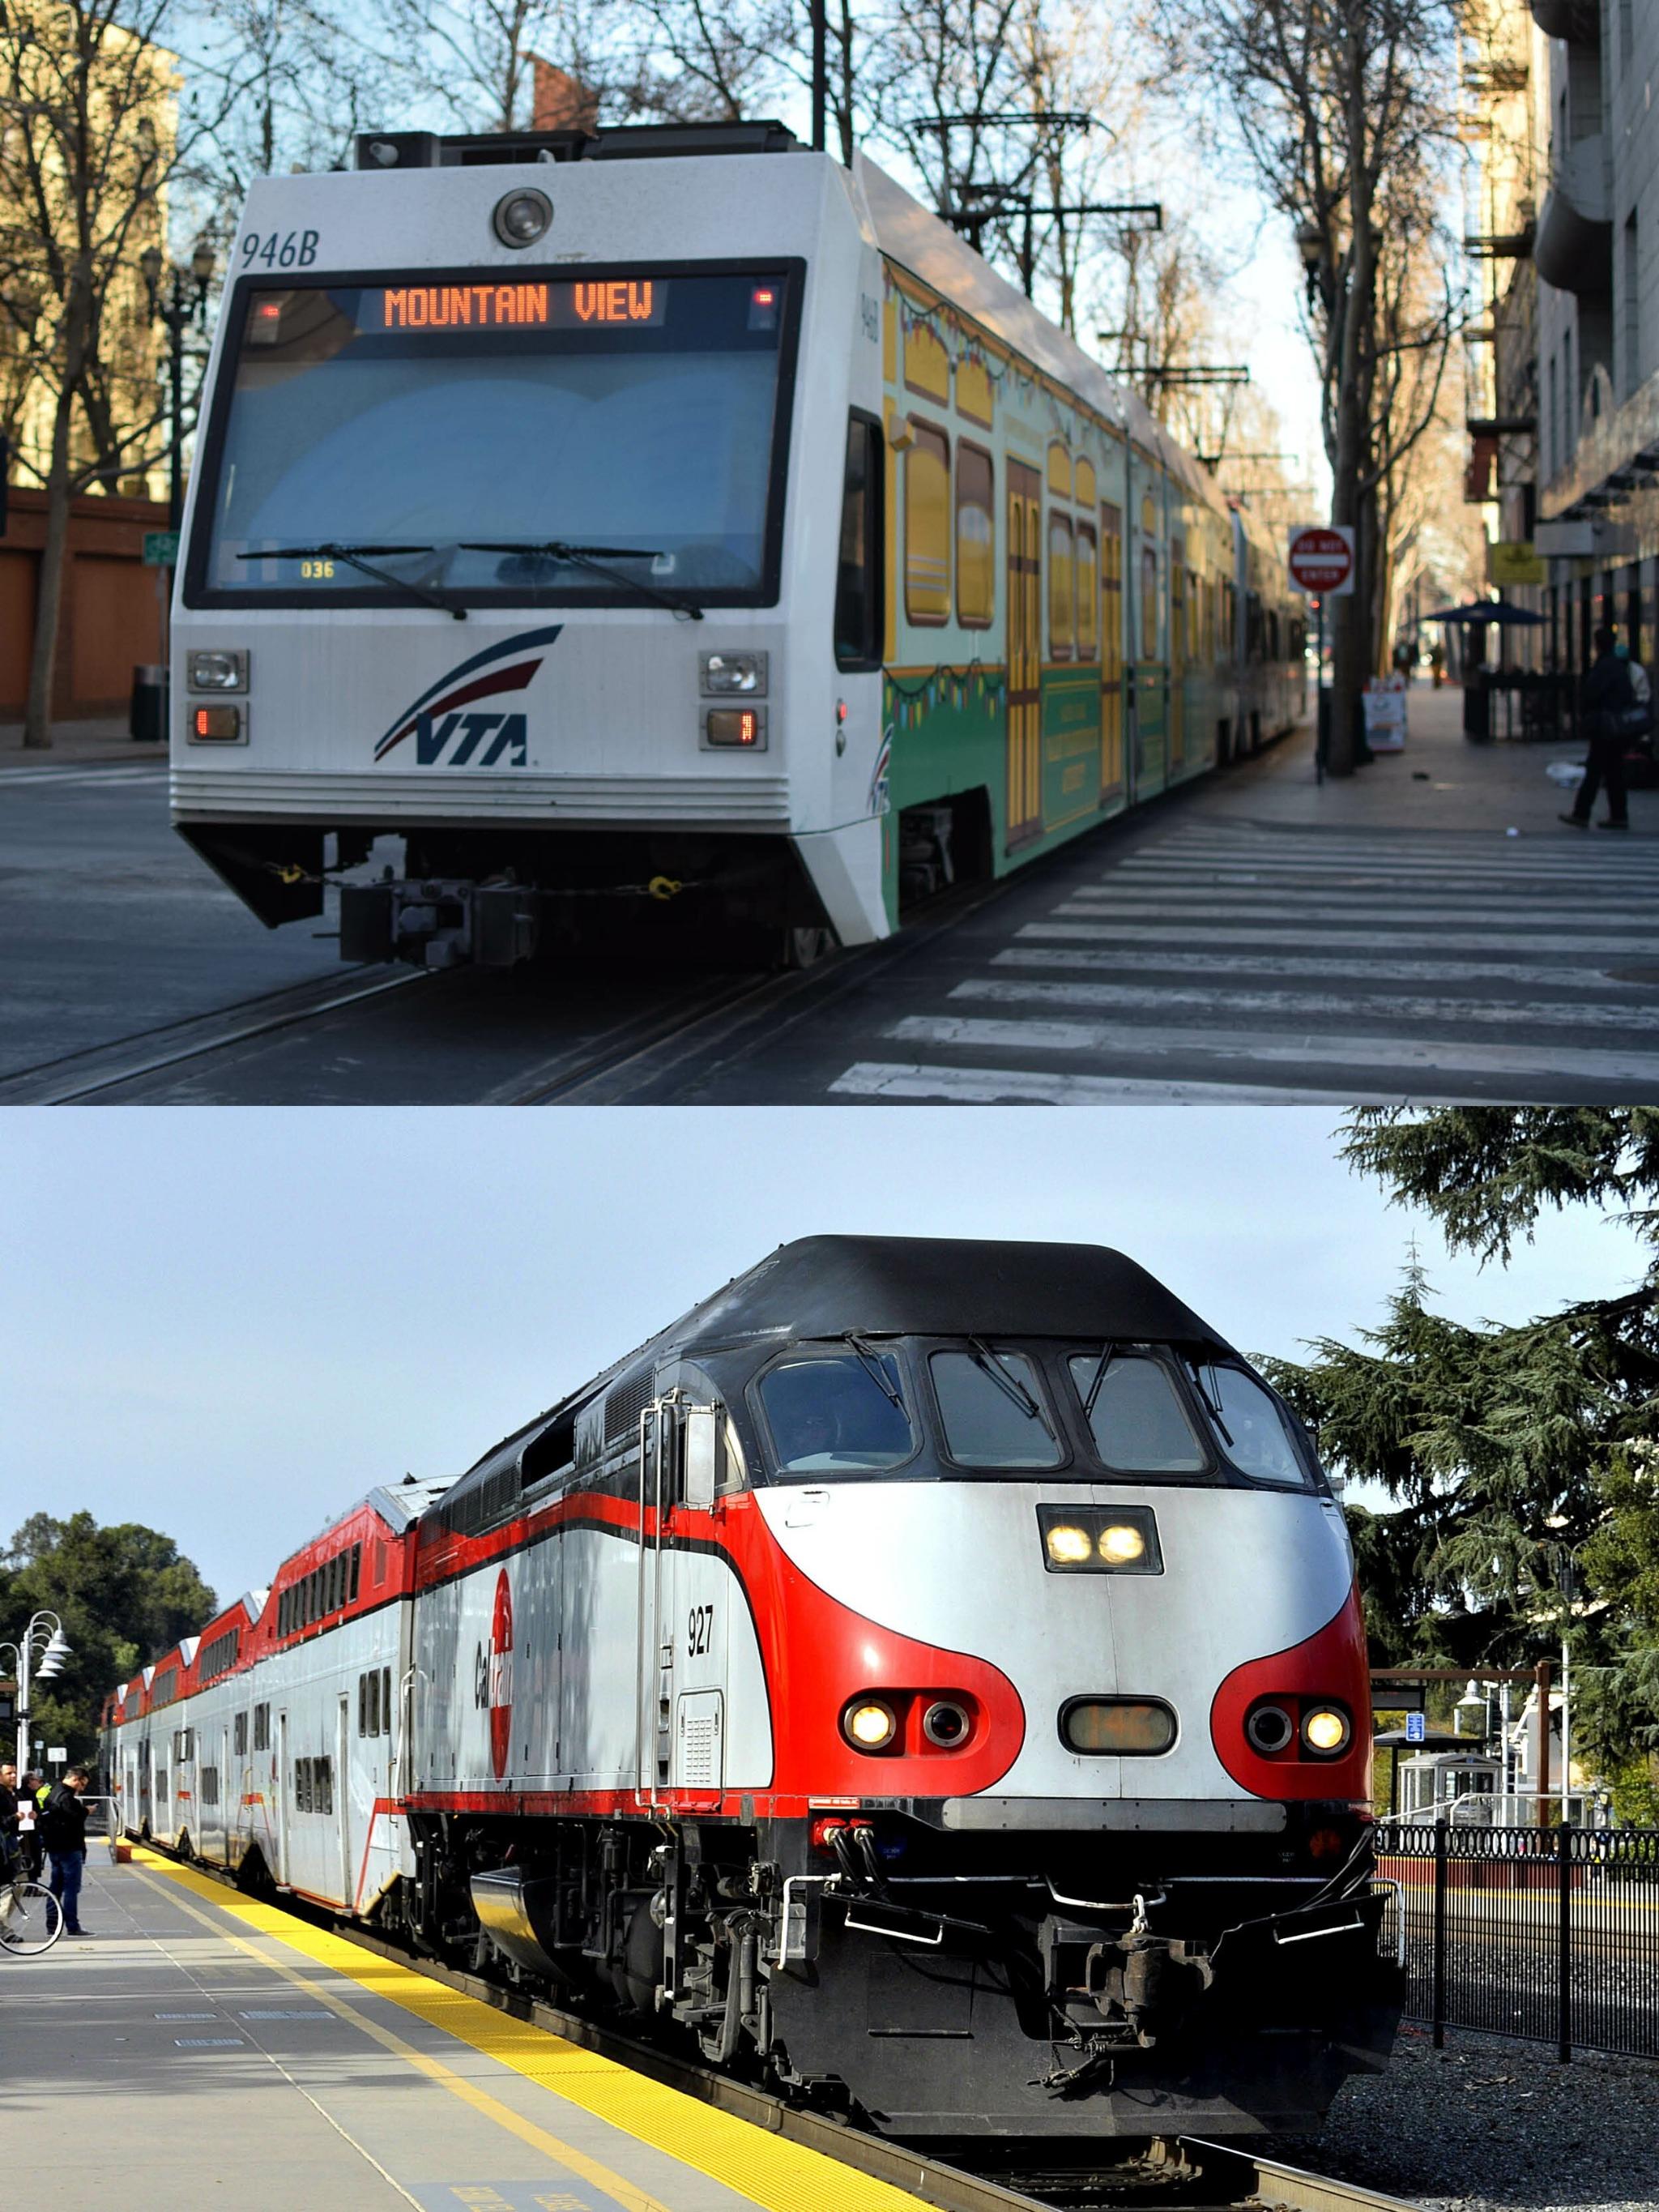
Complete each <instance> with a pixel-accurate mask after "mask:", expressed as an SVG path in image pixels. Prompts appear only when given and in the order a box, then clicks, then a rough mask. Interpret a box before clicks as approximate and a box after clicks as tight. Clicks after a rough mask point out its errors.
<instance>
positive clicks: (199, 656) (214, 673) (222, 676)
mask: <svg viewBox="0 0 1659 2212" xmlns="http://www.w3.org/2000/svg"><path fill="white" fill-rule="evenodd" d="M185 673H186V676H187V677H188V678H189V684H190V689H191V690H192V691H246V689H247V655H246V653H233V652H228V651H224V650H215V651H213V652H211V653H191V655H190V657H189V659H188V660H187V661H186V663H185Z"/></svg>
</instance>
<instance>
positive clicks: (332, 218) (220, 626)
mask: <svg viewBox="0 0 1659 2212" xmlns="http://www.w3.org/2000/svg"><path fill="white" fill-rule="evenodd" d="M171 696H172V699H173V713H172V732H171V737H172V803H173V819H174V823H175V825H176V827H177V828H178V829H179V832H180V834H181V835H182V836H184V837H185V839H186V840H187V841H188V842H190V844H191V846H192V847H194V848H195V849H196V850H197V852H198V853H199V854H201V855H202V857H203V858H204V860H206V861H208V862H209V863H210V865H211V866H213V867H215V868H216V870H218V872H220V873H221V875H222V876H223V878H225V880H226V881H227V882H228V884H230V885H231V886H232V887H233V888H234V890H236V891H237V893H238V894H239V895H240V897H241V898H242V899H243V901H244V902H246V904H247V905H248V906H249V907H250V908H252V911H253V912H254V913H255V914H256V915H258V916H259V917H260V919H261V920H263V921H265V922H267V923H268V924H270V926H272V927H276V926H277V925H279V924H281V923H283V922H285V921H294V920H299V919H303V918H306V917H314V916H316V915H319V914H320V913H321V912H322V911H323V903H324V896H325V884H327V883H328V882H329V881H330V880H331V879H334V878H339V879H340V880H342V882H343V890H342V892H341V914H340V922H341V935H340V950H341V952H342V954H343V956H344V957H348V958H350V959H354V960H380V959H391V958H393V957H397V958H401V959H404V960H408V961H411V962H414V963H417V964H425V965H428V966H449V965H453V964H457V963H462V962H474V963H492V964H503V965H507V964H512V963H515V962H517V961H520V960H521V959H525V958H527V957H533V956H535V955H537V954H538V952H539V953H541V954H544V955H547V954H550V953H556V952H557V951H559V950H560V949H561V948H562V947H563V946H564V945H566V944H567V943H568V942H569V941H570V940H571V939H574V937H576V936H577V935H580V937H581V938H582V939H583V941H584V942H586V943H592V941H594V940H595V939H600V940H601V941H603V940H604V938H605V934H606V933H607V932H609V933H615V931H616V930H617V928H618V927H622V926H623V925H624V924H631V923H633V922H636V921H639V920H640V919H641V917H642V918H643V920H644V922H645V924H646V925H647V926H648V927H655V928H658V929H659V930H660V931H662V932H663V933H665V935H666V936H667V938H669V939H679V938H681V937H690V936H691V935H694V934H695V933H696V931H697V930H698V929H699V928H701V927H702V926H703V925H705V924H714V925H718V926H719V927H720V928H721V929H723V930H725V931H726V939H725V940H724V941H726V942H730V932H731V929H732V927H737V928H738V930H740V931H741V932H743V933H744V934H745V935H746V936H747V938H748V939H749V940H750V942H751V943H753V944H756V945H767V946H770V947H772V948H773V949H774V950H775V951H777V952H778V954H779V956H780V957H791V958H795V959H801V958H805V957H810V955H811V952H812V951H816V950H817V949H821V947H822V946H823V944H824V943H825V942H827V941H828V940H829V939H835V940H836V941H839V942H840V943H842V944H843V945H857V944H863V943H867V942H869V941H871V940H872V939H878V938H882V937H884V936H886V935H887V934H888V933H890V931H892V930H893V929H895V928H896V927H898V925H899V923H900V921H901V919H902V914H903V912H904V911H905V909H906V908H908V906H910V905H911V904H913V903H914V902H915V901H917V900H919V899H921V898H922V897H925V896H928V895H929V894H931V893H932V892H933V891H936V890H939V888H941V887H943V886H944V885H945V884H951V883H957V882H962V881H965V880H969V879H971V878H975V877H981V878H982V877H988V876H991V875H1000V874H1002V873H1004V872H1007V871H1009V870H1011V869H1012V868H1015V867H1018V866H1021V865H1023V864H1024V862H1026V861H1028V860H1031V859H1033V858H1035V857H1036V856H1037V855H1039V854H1042V853H1043V852H1046V851H1050V850H1052V849H1053V848H1054V846H1055V845H1056V844H1058V843H1060V842H1062V841H1063V840H1065V839H1066V838H1068V837H1072V836H1076V835H1078V834H1079V833H1080V832H1081V831H1083V830H1085V829H1088V828H1090V827H1091V826H1092V825H1094V824H1095V823H1098V822H1100V821H1101V820H1103V818H1105V817H1109V816H1110V815H1113V814H1115V813H1117V812H1119V811H1121V810H1122V809H1123V808H1125V807H1126V806H1130V805H1134V804H1136V803H1138V802H1139V801H1140V800H1143V799H1148V798H1151V797H1152V796H1154V795H1156V794H1157V793H1160V792H1163V791H1165V790H1167V789H1169V788H1170V787H1172V786H1174V785H1176V784H1179V783H1181V782H1182V781H1186V780H1188V779H1189V778H1191V777H1193V776H1194V775H1199V774H1200V773H1202V772H1203V771H1204V770H1206V769H1209V768H1211V767H1212V766H1213V765H1214V764H1215V763H1216V762H1217V760H1218V758H1219V759H1225V758H1228V757H1231V756H1234V755H1237V754H1241V753H1243V752H1246V751H1249V750H1252V749H1254V748H1255V746H1257V745H1259V744H1262V743H1265V742H1266V741H1267V740H1268V739H1269V738H1273V737H1274V736H1275V735H1277V734H1279V733H1280V732H1283V731H1285V730H1286V729H1289V728H1291V727H1292V726H1294V725H1295V724H1296V723H1297V722H1298V721H1299V720H1302V719H1303V716H1304V712H1305V708H1306V670H1305V662H1304V613H1303V603H1302V602H1301V600H1300V599H1298V598H1297V595H1296V594H1295V593H1294V592H1293V591H1292V590H1291V587H1290V586H1289V584H1288V582H1287V580H1286V576H1285V564H1284V560H1283V558H1282V556H1281V554H1280V551H1279V548H1278V546H1277V544H1275V543H1274V542H1273V538H1271V536H1270V535H1269V534H1268V533H1267V532H1265V531H1264V530H1263V528H1262V527H1261V525H1260V524H1259V523H1258V521H1257V520H1255V518H1254V517H1252V516H1251V515H1250V514H1249V513H1248V512H1246V511H1243V510H1240V509H1239V508H1238V507H1237V506H1236V505H1230V504H1229V502H1228V501H1226V500H1225V498H1224V497H1223V496H1222V495H1221V494H1220V493H1219V492H1218V489H1217V487H1216V484H1215V482H1214V479H1213V477H1212V475H1211V474H1210V473H1209V472H1208V471H1206V469H1205V468H1204V467H1202V466H1201V465H1200V464H1199V463H1198V462H1197V461H1196V460H1194V459H1193V458H1192V456H1190V455H1189V454H1188V453H1185V452H1184V451H1183V450H1182V448H1181V447H1180V446H1179V445H1178V444H1177V443H1176V441H1175V440H1174V439H1172V438H1171V437H1170V435H1168V434H1167V433H1166V432H1165V431H1164V430H1163V429H1162V428H1160V427H1159V425H1158V423H1157V422H1156V421H1155V420H1154V419H1153V417H1152V416H1151V415H1150V414H1149V412H1148V411H1147V410H1146V406H1145V405H1144V404H1142V402H1141V401H1140V399H1139V398H1138V397H1137V396H1136V394H1135V393H1134V392H1133V391H1132V390H1131V389H1130V388H1128V387H1127V386H1124V385H1122V384H1121V383H1120V382H1118V381H1117V380H1115V379H1114V378H1113V377H1111V376H1110V375H1109V374H1107V373H1106V371H1105V370H1104V369H1103V368H1101V367H1100V365H1099V364H1098V363H1097V362H1095V361H1093V360H1091V358H1090V356H1087V355H1086V354H1085V353H1084V352H1083V351H1082V350H1081V349H1080V348H1079V346H1078V345H1077V344H1076V343H1075V342H1074V341H1073V339H1072V338H1071V337H1069V336H1067V335H1066V332H1064V331H1061V330H1060V329H1059V328H1058V327H1057V326H1056V325H1054V324H1053V323H1051V322H1050V321H1048V319H1047V318H1046V317H1044V316H1043V315H1042V314H1041V313H1039V312H1038V311H1037V309H1036V308H1035V307H1033V306H1032V304H1031V303H1030V301H1028V300H1026V299H1025V298H1024V297H1023V296H1022V295H1020V294H1019V293H1018V291H1017V290H1015V289H1013V287H1012V286H1011V285H1009V284H1007V283H1005V282H1004V281H1003V280H1002V278H1001V277H1000V276H998V275H997V274H996V272H995V271H994V270H993V269H992V268H991V267H990V266H989V265H988V264H987V263H986V262H985V261H984V260H983V259H981V257H980V256H979V254H977V253H976V252H974V251H973V249H972V248H971V247H970V246H969V245H968V244H967V243H966V242H965V241H964V240H963V239H961V238H959V237H958V236H957V234H955V233H954V232H953V231H952V230H951V229H950V228H948V227H947V226H946V225H945V223H943V222H939V220H938V219H937V218H936V217H934V216H933V215H931V214H929V213H928V212H927V210H926V209H924V208H923V207H921V205H920V204H918V203H917V202H916V201H915V200H914V199H912V198H911V197H909V195H908V194H907V193H906V192H905V191H902V189H901V188H900V187H899V186H898V185H896V184H895V183H894V182H893V180H892V179H890V178H889V177H888V176H886V175H885V174H884V173H883V172H882V171H881V170H880V169H879V168H878V167H876V165H875V164H874V163H872V162H871V161H866V160H865V159H864V158H863V157H861V156H860V157H859V158H858V159H857V160H855V161H854V165H853V167H851V168H850V169H847V168H843V167H842V166H841V165H840V164H839V163H838V162H837V161H834V160H833V159H831V158H830V157H829V156H828V155H820V154H811V153H808V152H806V151H805V149H802V148H801V147H799V145H798V144H797V143H796V141H795V140H794V139H793V137H792V136H791V134H790V133H789V132H788V131H785V130H783V129H781V127H780V126H778V125H770V124H724V125H696V126H684V127H678V126H676V127H665V126H640V127H630V128H624V129H618V130H607V131H601V132H599V133H598V134H597V135H586V134H584V133H582V132H580V131H564V132H539V133H537V132H530V133H520V134H517V135H508V136H500V137H486V138H438V137H433V136H432V135H431V134H429V133H427V132H422V131H404V132H390V133H386V132H382V133H375V134H368V135H367V136H365V137H363V138H362V140H361V141H360V142H359V148H358V167H357V168H356V170H355V171H353V172H349V173H339V174H330V175H319V176H296V177H280V178H269V179H261V180H259V181H258V183H256V184H255V185H253V187H252V192H251V195H250V197H249V199H248V202H247V205H246V210H245V212H244V214H243V216H242V219H241V223H240V229H239V233H238V238H237V243H236V247H235V274H234V281H233V282H232V283H231V284H230V285H229V286H228V289H227V291H226V295H225V301H224V306H223V311H222V315H221V318H220V323H219V327H218V331H217V333H216V337H215V341H214V345H213V351H212V357H211V362H210V368H209V369H208V373H207V382H206V386H205V396H204V407H203V430H202V436H201V442H200V450H199V453H198V455H197V465H196V467H195V469H194V471H193V472H192V478H191V493H190V499H189V502H188V507H187V511H186V513H185V538H184V556H183V560H182V563H181V566H180V568H179V574H178V580H177V589H176V593H175V601H174V608H173V668H172V693H171ZM365 866H367V867H368V868H369V869H371V870H372V875H368V876H366V875H365V874H364V872H363V871H364V868H365Z"/></svg>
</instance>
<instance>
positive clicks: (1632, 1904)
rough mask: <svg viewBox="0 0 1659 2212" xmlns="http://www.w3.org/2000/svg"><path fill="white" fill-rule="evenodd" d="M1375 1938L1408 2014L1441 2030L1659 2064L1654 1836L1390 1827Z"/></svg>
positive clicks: (1657, 1855)
mask: <svg viewBox="0 0 1659 2212" xmlns="http://www.w3.org/2000/svg"><path fill="white" fill-rule="evenodd" d="M1376 1844H1377V1875H1378V1879H1379V1881H1381V1882H1383V1883H1386V1884H1388V1885H1389V1898H1390V1902H1389V1910H1388V1912H1387V1914H1386V1915H1385V1918H1384V1924H1383V1937H1384V1941H1385V1942H1386V1944H1387V1946H1388V1948H1389V1950H1390V1951H1393V1950H1394V1948H1395V1946H1396V1944H1398V1943H1399V1942H1400V1940H1401V1934H1402V1931H1403V1936H1404V1953H1405V1959H1406V1966H1407V1975H1408V1984H1407V1998H1406V2009H1407V2013H1408V2014H1409V2015H1411V2016H1412V2017H1413V2019H1416V2020H1423V2021H1430V2022H1431V2023H1432V2025H1433V2028H1434V2039H1435V2042H1436V2044H1437V2045H1439V2044H1441V2043H1442V2042H1443V2040H1444V2035H1445V2030H1446V2029H1447V2027H1470V2028H1479V2029H1481V2030H1484V2031H1485V2033H1487V2034H1489V2035H1518V2036H1525V2037H1528V2038H1529V2039H1533V2040H1534V2041H1537V2042H1541V2043H1553V2044H1554V2045H1555V2046H1556V2049H1557V2051H1558V2053H1559V2056H1560V2057H1562V2058H1563V2059H1564V2060H1565V2059H1567V2058H1570V2057H1571V2055H1572V2052H1573V2050H1574V2048H1575V2046H1577V2047H1580V2048H1584V2049H1589V2050H1593V2051H1620V2052H1625V2053H1628V2054H1629V2055H1631V2056H1632V2057H1638V2058H1659V1828H1583V1827H1575V1826H1567V1825H1564V1826H1559V1827H1549V1828H1539V1827H1525V1828H1522V1827H1461V1826H1450V1825H1449V1824H1448V1823H1447V1821H1445V1820H1437V1821H1435V1822H1434V1823H1433V1824H1432V1826H1431V1825H1430V1824H1428V1823H1426V1822H1411V1821H1404V1820H1385V1821H1382V1822H1379V1824H1378V1827H1377V1838H1376Z"/></svg>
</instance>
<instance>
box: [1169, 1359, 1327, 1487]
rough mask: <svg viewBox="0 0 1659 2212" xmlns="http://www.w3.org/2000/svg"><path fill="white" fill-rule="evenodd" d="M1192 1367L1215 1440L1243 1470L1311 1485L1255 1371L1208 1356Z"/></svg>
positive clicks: (1262, 1478) (1280, 1413)
mask: <svg viewBox="0 0 1659 2212" xmlns="http://www.w3.org/2000/svg"><path fill="white" fill-rule="evenodd" d="M1190 1371H1191V1373H1192V1376H1193V1380H1194V1382H1195V1383H1197V1385H1198V1390H1199V1395H1200V1397H1201V1398H1202V1399H1203V1401H1204V1409H1205V1411H1206V1413H1207V1414H1208V1415H1209V1419H1210V1425H1211V1427H1212V1428H1213V1429H1214V1431H1215V1432H1216V1441H1217V1443H1218V1444H1219V1445H1220V1447H1221V1449H1222V1450H1223V1451H1224V1452H1225V1454H1226V1455H1227V1457H1228V1458H1229V1459H1230V1460H1231V1462H1232V1463H1233V1465H1234V1466H1235V1467H1236V1468H1237V1469H1238V1471H1239V1473H1240V1474H1248V1475H1249V1477H1250V1479H1251V1480H1252V1481H1255V1482H1271V1483H1277V1484H1282V1485H1283V1486H1285V1488H1287V1489H1295V1490H1308V1489H1310V1488H1311V1487H1312V1484H1311V1481H1310V1474H1309V1470H1308V1468H1307V1465H1306V1463H1305V1462H1304V1457H1303V1455H1302V1453H1301V1452H1300V1451H1299V1450H1298V1449H1297V1441H1296V1438H1295V1437H1294V1436H1293V1435H1292V1434H1291V1426H1290V1423H1289V1421H1288V1420H1287V1419H1286V1418H1285V1413H1284V1410H1283V1408H1282V1407H1280V1405H1279V1401H1278V1400H1277V1399H1276V1398H1274V1397H1273V1395H1271V1394H1270V1393H1269V1392H1268V1391H1267V1390H1264V1389H1262V1387H1261V1383H1258V1382H1257V1381H1256V1379H1255V1376H1254V1375H1252V1374H1250V1373H1249V1372H1248V1371H1247V1370H1245V1369H1244V1368H1243V1367H1229V1366H1225V1365H1218V1364H1214V1363H1212V1362H1206V1363H1205V1364H1202V1365H1194V1366H1193V1367H1192V1369H1191V1370H1190Z"/></svg>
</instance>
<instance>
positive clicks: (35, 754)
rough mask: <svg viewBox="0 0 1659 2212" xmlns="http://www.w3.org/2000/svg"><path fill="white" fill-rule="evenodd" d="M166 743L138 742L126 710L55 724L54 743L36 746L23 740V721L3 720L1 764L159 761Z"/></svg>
mask: <svg viewBox="0 0 1659 2212" xmlns="http://www.w3.org/2000/svg"><path fill="white" fill-rule="evenodd" d="M166 758H167V746H166V744H165V743H163V744H134V742H133V740H132V739H131V738H130V737H129V736H128V735H127V718H126V716H125V714H105V715H100V716H99V717H98V718H97V719H96V720H92V721H86V722H58V723H55V724H54V725H53V727H52V744H50V746H48V747H45V748H42V749H40V750H36V749H35V748H33V746H26V745H25V744H24V743H23V725H22V724H21V722H0V768H30V767H40V768H53V767H57V768H65V767H70V766H73V767H76V768H79V767H82V766H83V765H84V764H85V763H87V762H88V761H125V762H128V763H131V762H133V761H157V760H165V759H166Z"/></svg>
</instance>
